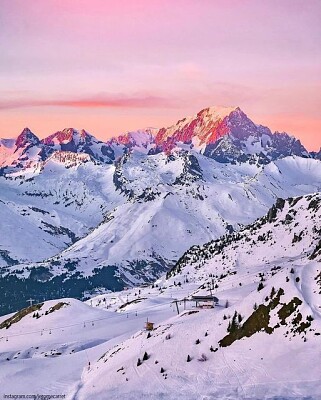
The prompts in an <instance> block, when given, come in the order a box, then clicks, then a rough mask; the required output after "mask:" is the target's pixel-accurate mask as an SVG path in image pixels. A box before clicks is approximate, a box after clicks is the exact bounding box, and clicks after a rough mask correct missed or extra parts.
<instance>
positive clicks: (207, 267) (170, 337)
mask: <svg viewBox="0 0 321 400" xmlns="http://www.w3.org/2000/svg"><path fill="white" fill-rule="evenodd" d="M320 221H321V195H320V193H315V194H310V195H305V196H299V197H296V198H290V199H288V200H283V199H278V200H277V201H276V202H275V204H274V205H273V206H272V207H271V208H270V210H269V211H268V212H267V213H266V215H265V216H264V217H262V218H260V219H258V220H256V221H255V222H254V223H252V224H250V225H248V226H246V227H244V228H243V229H241V230H240V231H239V232H233V233H231V234H229V235H224V236H222V237H221V238H219V239H217V240H214V241H210V242H208V243H207V244H205V245H201V246H194V247H192V248H191V249H189V250H188V251H187V252H186V253H185V254H184V255H183V256H182V257H181V258H180V260H179V261H178V262H177V263H176V265H175V266H174V267H173V268H172V270H171V271H170V272H169V273H167V276H166V275H164V276H163V277H161V278H160V279H158V280H157V281H156V282H154V283H153V284H152V285H150V286H148V287H135V288H132V289H129V290H125V291H121V292H117V293H105V294H102V295H99V296H97V297H95V298H92V299H91V300H89V301H88V302H87V303H88V304H87V305H86V304H82V303H81V302H79V301H77V300H73V299H68V298H63V299H60V300H56V301H47V302H44V303H43V302H41V303H40V304H34V305H33V306H32V307H28V308H26V309H24V310H22V311H20V312H18V313H16V314H13V315H7V316H3V317H0V337H2V339H1V340H0V346H1V353H0V365H2V366H3V367H4V366H5V368H0V379H1V381H2V382H3V384H2V385H1V388H0V393H1V394H2V392H3V393H8V392H10V390H12V387H15V390H17V391H19V392H22V391H25V390H27V389H28V390H29V391H30V390H34V391H36V392H37V393H46V394H55V395H57V394H58V393H65V394H66V398H67V399H73V400H82V399H86V400H87V399H88V400H90V399H100V398H101V399H103V398H113V399H124V398H125V399H128V400H137V399H138V398H149V399H155V400H156V399H159V398H166V399H170V400H171V399H187V400H194V399H196V398H209V399H212V398H220V399H231V400H232V399H235V400H236V399H240V398H242V399H252V400H254V399H255V400H257V399H276V398H282V399H303V398H310V399H319V398H320V397H321V379H320V376H321V369H320V363H319V359H320V356H321V352H320V340H321V339H320V338H321V308H320V307H321V303H320V295H321V267H320V265H321V264H320V261H321V245H320V232H321V225H320ZM211 293H212V294H213V295H214V296H215V297H217V299H218V305H216V306H215V307H214V308H200V307H195V301H190V300H192V296H193V295H209V294H211ZM184 299H185V301H184ZM176 300H177V302H176V303H174V302H173V301H176ZM177 311H178V312H179V314H177ZM146 319H148V321H150V322H153V323H154V329H153V330H152V331H151V332H147V331H146V330H145V329H144V325H145V322H146ZM17 373H19V380H18V381H17V379H16V376H17ZM35 374H37V379H34V376H35Z"/></svg>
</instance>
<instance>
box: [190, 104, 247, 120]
mask: <svg viewBox="0 0 321 400" xmlns="http://www.w3.org/2000/svg"><path fill="white" fill-rule="evenodd" d="M233 111H242V110H241V109H240V108H239V107H227V106H211V107H207V108H204V109H203V110H201V111H199V112H198V113H197V116H198V117H200V116H205V115H206V116H208V117H211V118H213V119H223V118H225V117H228V116H229V115H230V114H231V113H232V112H233Z"/></svg>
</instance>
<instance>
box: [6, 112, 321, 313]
mask: <svg viewBox="0 0 321 400" xmlns="http://www.w3.org/2000/svg"><path fill="white" fill-rule="evenodd" d="M211 146H212V147H211ZM213 146H214V147H215V146H216V147H215V148H214V147H213ZM211 149H212V150H213V149H214V150H213V152H212V150H211ZM218 154H223V155H224V157H225V158H224V157H223V158H222V157H221V156H218ZM0 155H1V171H2V176H1V177H0V189H1V190H0V218H1V221H2V222H3V223H2V224H1V225H0V237H1V241H0V267H1V268H2V269H1V272H2V275H1V278H0V283H1V284H3V286H4V287H8V286H9V285H10V287H11V288H15V290H11V291H10V292H8V293H6V297H5V299H4V300H3V302H2V307H3V311H2V312H4V311H7V312H8V311H9V310H15V309H17V308H19V307H20V306H22V305H23V304H24V303H25V300H26V299H27V298H29V297H30V296H33V297H35V298H36V299H37V300H38V301H40V300H43V298H45V299H47V298H52V297H61V296H62V295H64V296H74V297H80V298H82V297H84V296H89V295H92V294H93V293H94V292H95V291H97V290H106V289H110V290H113V289H120V288H122V287H124V286H131V285H136V284H139V283H142V282H146V281H147V282H151V281H153V280H155V279H156V278H158V277H159V276H160V275H161V274H162V273H164V272H166V271H168V269H170V268H171V267H172V266H173V265H174V264H175V263H176V261H177V260H178V259H179V258H180V256H181V255H182V254H183V253H184V252H185V251H186V250H187V249H188V248H189V247H191V246H193V245H200V244H203V243H205V242H207V241H209V240H212V239H216V238H218V237H219V236H221V235H223V234H225V233H227V232H232V231H237V230H239V229H240V228H241V227H242V226H243V225H247V224H249V223H251V222H253V221H254V219H255V218H258V217H260V216H262V215H264V213H265V212H266V211H267V210H268V209H269V207H271V205H272V204H273V203H274V202H275V200H276V199H277V198H278V197H282V198H287V197H290V196H298V195H304V194H308V193H311V192H316V191H319V190H320V186H321V175H320V174H321V172H320V161H319V160H318V159H317V158H316V157H312V155H310V154H309V153H307V152H306V151H305V149H304V148H303V147H302V145H301V144H300V142H299V141H297V140H295V139H294V138H291V137H290V136H288V135H287V134H278V133H275V134H272V133H271V132H270V131H269V130H268V128H264V127H262V126H259V125H255V124H254V123H253V122H252V121H250V120H249V119H248V117H247V116H246V115H245V114H244V113H243V112H242V111H241V110H240V109H239V108H217V107H212V108H209V109H205V110H202V111H201V112H199V113H198V114H197V116H196V117H192V118H190V119H185V120H183V121H179V122H178V123H177V124H176V125H174V126H173V127H171V128H167V129H160V130H157V129H154V128H147V129H144V130H141V131H137V132H128V133H126V134H124V135H121V136H120V137H118V138H114V139H111V140H109V141H108V142H107V143H103V142H101V141H99V140H97V139H95V138H94V137H93V136H92V135H90V134H89V133H87V132H85V131H84V130H81V131H76V130H74V129H71V128H70V129H64V130H63V131H59V132H56V133H54V134H53V135H50V136H49V137H47V138H45V139H43V140H39V139H38V138H37V137H36V136H35V135H34V134H33V133H31V132H30V131H29V130H28V129H25V130H24V131H23V132H22V134H21V135H19V137H18V138H17V139H16V140H2V141H1V143H0ZM2 281H3V283H2ZM21 285H24V286H25V287H26V286H28V290H25V291H24V294H23V295H19V296H18V295H17V293H18V292H19V290H20V287H21ZM8 307H9V308H8Z"/></svg>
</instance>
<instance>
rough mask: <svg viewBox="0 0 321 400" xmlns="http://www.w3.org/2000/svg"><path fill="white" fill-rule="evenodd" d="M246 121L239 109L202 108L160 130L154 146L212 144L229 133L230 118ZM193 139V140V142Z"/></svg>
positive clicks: (221, 107) (169, 146)
mask: <svg viewBox="0 0 321 400" xmlns="http://www.w3.org/2000/svg"><path fill="white" fill-rule="evenodd" d="M234 114H236V115H235V117H237V118H239V119H242V118H244V119H247V117H246V115H245V114H244V113H243V111H242V110H241V109H240V108H239V107H223V106H212V107H207V108H204V109H203V110H201V111H199V112H198V113H197V114H196V115H194V116H193V117H188V118H184V119H182V120H180V121H178V122H177V123H176V124H175V125H173V126H171V127H169V128H162V129H160V130H159V131H158V133H157V135H156V140H155V141H156V144H157V145H160V146H162V145H164V144H165V147H166V148H167V149H170V148H171V147H174V146H175V145H176V143H177V142H184V143H188V142H192V141H195V140H196V142H198V145H200V146H206V145H208V144H210V143H214V142H215V141H217V140H218V139H219V138H221V137H222V136H225V135H226V134H228V133H229V132H230V130H229V126H228V125H229V124H228V122H227V119H228V118H230V117H232V116H233V115H234ZM193 139H195V140H193Z"/></svg>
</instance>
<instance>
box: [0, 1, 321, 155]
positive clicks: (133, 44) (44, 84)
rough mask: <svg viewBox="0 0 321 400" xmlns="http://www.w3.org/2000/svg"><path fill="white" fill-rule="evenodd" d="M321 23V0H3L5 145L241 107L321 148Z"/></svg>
mask: <svg viewBox="0 0 321 400" xmlns="http://www.w3.org/2000/svg"><path fill="white" fill-rule="evenodd" d="M320 20H321V2H320V1H319V0H317V1H314V0H304V1H301V0H281V1H280V0H269V1H257V0H242V1H237V0H230V1H229V0H202V1H196V0H193V1H190V0H175V1H172V0H170V1H169V0H161V1H158V0H154V1H153V0H146V1H145V0H135V1H131V0H127V1H126V0H110V1H108V0H91V1H89V0H88V1H87V0H86V1H84V0H45V1H44V0H28V1H26V0H1V8H0V50H1V56H0V72H1V73H0V88H1V89H0V137H14V136H17V134H18V133H19V132H20V131H21V130H22V129H23V128H24V127H25V126H29V127H30V128H31V129H32V131H34V132H35V133H36V134H38V135H39V136H40V137H44V136H46V135H49V134H50V133H52V132H54V131H57V130H60V129H63V128H65V127H71V126H72V127H75V128H79V129H80V128H85V129H86V130H88V131H89V132H91V133H92V134H94V135H95V136H96V137H98V138H101V139H106V138H108V137H110V136H111V135H117V134H119V133H121V132H123V131H126V130H135V129H138V128H142V127H146V126H153V127H162V126H168V125H170V124H172V123H174V122H176V121H177V120H178V119H180V118H182V117H184V116H187V115H192V114H195V113H196V112H198V111H199V110H200V109H202V108H204V107H207V106H212V105H227V106H229V105H233V106H235V105H238V106H239V107H241V108H242V109H243V111H244V112H245V113H246V114H247V115H248V116H249V117H250V118H251V119H252V120H253V121H255V122H257V123H262V124H265V125H268V126H269V127H270V128H271V129H272V130H279V131H287V132H289V133H292V134H294V135H295V136H297V137H298V138H300V139H301V140H302V142H303V143H304V144H305V145H306V146H307V147H308V148H309V149H319V148H320V146H321V115H320V111H319V110H320V106H321V78H320V77H321V47H320V38H321V24H320Z"/></svg>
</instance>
